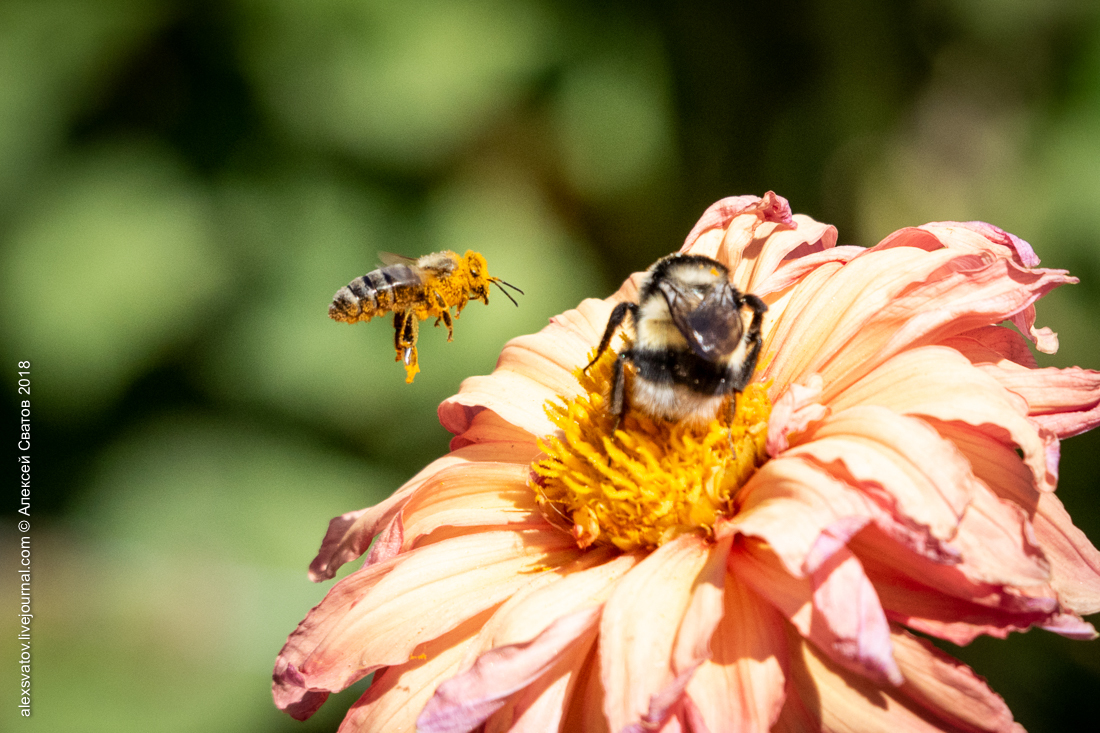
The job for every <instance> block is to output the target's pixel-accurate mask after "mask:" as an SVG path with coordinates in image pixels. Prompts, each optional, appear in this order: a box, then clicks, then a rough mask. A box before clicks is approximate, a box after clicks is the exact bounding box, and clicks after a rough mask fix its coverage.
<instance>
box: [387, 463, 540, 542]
mask: <svg viewBox="0 0 1100 733" xmlns="http://www.w3.org/2000/svg"><path fill="white" fill-rule="evenodd" d="M530 471H531V468H530V466H529V465H528V464H517V463H483V464H480V465H478V467H477V470H476V471H471V470H469V467H468V466H464V465H459V466H451V467H449V468H445V469H443V470H442V471H440V472H438V473H437V474H436V475H435V476H433V477H432V478H431V479H429V480H428V481H426V482H425V483H424V485H423V486H421V487H420V488H418V489H417V490H416V491H414V492H413V494H412V495H411V496H410V497H409V498H408V500H407V501H406V502H405V506H404V507H403V508H402V509H401V514H400V517H401V521H402V525H403V529H404V532H403V536H404V541H403V546H404V549H409V548H411V547H413V546H414V544H415V543H416V541H417V539H419V538H420V537H422V536H425V535H427V534H430V533H431V532H432V531H434V530H435V529H438V528H439V527H490V526H496V527H501V526H504V525H527V526H530V527H532V528H539V527H543V528H544V527H546V520H545V518H543V516H542V514H541V513H539V511H538V506H537V504H536V502H535V495H534V492H532V491H531V489H530V488H529V487H528V486H527V476H528V474H529V473H530ZM513 528H515V527H513Z"/></svg>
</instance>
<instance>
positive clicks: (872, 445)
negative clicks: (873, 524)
mask: <svg viewBox="0 0 1100 733" xmlns="http://www.w3.org/2000/svg"><path fill="white" fill-rule="evenodd" d="M803 440H804V441H805V442H803V443H801V444H800V445H798V446H796V447H795V448H792V449H791V450H790V451H789V453H788V455H791V456H803V457H808V458H812V459H814V460H815V461H817V462H819V463H821V464H823V465H829V464H834V465H837V466H843V472H842V474H841V475H837V473H836V471H830V472H831V473H833V474H834V475H837V477H838V478H841V479H842V480H845V481H846V483H848V484H849V485H851V486H854V487H856V488H858V489H859V490H860V491H862V492H863V493H865V494H867V495H868V496H870V497H871V498H873V499H874V500H875V501H876V502H877V503H878V504H879V505H880V506H882V507H883V508H885V509H886V510H887V511H890V512H891V513H892V514H894V515H896V516H898V517H904V518H905V520H906V521H909V522H912V523H915V524H916V525H918V526H920V527H922V528H924V529H925V530H927V531H928V532H930V533H931V535H932V536H933V537H935V538H936V539H938V540H942V541H946V540H949V539H951V538H952V537H954V536H955V533H956V531H957V529H958V525H959V521H960V519H961V518H962V516H963V513H964V511H965V510H966V507H967V504H968V503H969V502H970V500H971V497H972V496H973V494H974V493H975V492H976V491H978V490H980V489H981V486H980V484H979V482H978V480H977V479H976V478H975V477H974V475H973V473H972V472H971V470H970V464H969V462H968V461H967V460H966V457H965V456H963V455H962V453H960V452H959V451H958V450H957V449H956V448H955V446H954V445H952V444H951V443H950V442H949V441H947V440H945V439H943V438H942V437H940V435H939V434H938V433H937V432H936V431H935V430H933V429H932V428H931V427H930V426H929V425H928V424H927V423H925V422H923V421H922V420H919V419H917V418H911V417H906V416H903V415H898V414H897V413H896V412H893V411H892V410H888V409H886V408H883V407H877V406H873V405H861V406H858V407H852V408H849V409H847V410H843V411H840V412H837V413H834V414H832V415H830V416H829V417H828V418H826V419H825V420H823V421H822V422H821V423H820V424H819V425H818V426H817V427H816V428H815V429H814V430H813V431H812V432H811V433H809V434H807V435H806V436H804V438H803Z"/></svg>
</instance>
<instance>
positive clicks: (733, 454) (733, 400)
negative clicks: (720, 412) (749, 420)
mask: <svg viewBox="0 0 1100 733" xmlns="http://www.w3.org/2000/svg"><path fill="white" fill-rule="evenodd" d="M729 411H730V414H729V422H730V427H729V430H728V431H727V432H726V437H727V439H728V440H729V444H730V460H731V461H736V460H737V450H736V449H735V448H734V447H733V418H734V417H735V416H736V415H737V393H736V392H730V406H729Z"/></svg>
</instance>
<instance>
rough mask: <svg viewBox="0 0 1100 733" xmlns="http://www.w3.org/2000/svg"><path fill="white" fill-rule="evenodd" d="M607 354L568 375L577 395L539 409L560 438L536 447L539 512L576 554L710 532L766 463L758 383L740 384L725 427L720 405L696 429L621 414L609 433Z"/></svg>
mask: <svg viewBox="0 0 1100 733" xmlns="http://www.w3.org/2000/svg"><path fill="white" fill-rule="evenodd" d="M615 358H616V354H615V353H614V352H613V350H611V349H608V350H607V351H606V352H605V353H604V354H603V356H602V357H601V358H600V360H599V361H598V362H596V363H595V364H594V365H593V366H592V368H591V369H589V370H588V372H587V373H586V372H584V371H582V370H581V369H580V368H578V369H577V370H576V371H575V372H574V375H575V376H576V377H577V381H578V382H579V383H580V385H581V388H582V389H583V390H584V392H585V394H582V395H580V396H579V397H575V398H560V402H559V401H554V400H550V401H548V402H547V404H546V413H547V415H548V416H549V418H550V419H551V420H553V422H554V424H555V425H557V426H558V428H559V429H560V430H561V434H560V435H555V436H548V437H547V438H545V439H543V440H540V441H539V447H540V448H542V450H543V451H544V452H545V453H546V457H544V458H542V459H541V460H538V461H536V462H535V463H534V465H533V469H534V474H535V475H534V476H533V477H532V480H531V487H532V488H533V489H534V490H535V492H536V493H537V494H538V497H539V503H540V504H541V506H542V508H543V512H544V513H545V514H546V515H547V517H548V518H549V519H550V520H551V521H553V522H555V523H558V524H564V525H567V526H570V527H571V532H572V533H573V536H574V537H576V539H577V544H578V545H579V546H580V547H582V548H584V547H588V546H589V545H592V544H594V543H598V544H612V545H614V546H615V547H618V548H619V549H621V550H634V549H639V548H646V549H652V548H655V547H657V546H658V545H661V544H663V543H665V542H667V541H668V540H671V539H673V538H674V537H677V536H679V535H681V534H684V533H687V532H696V531H701V532H702V533H704V534H707V535H710V534H712V533H713V529H714V523H715V521H716V520H717V519H719V518H720V517H721V516H722V515H723V514H724V513H725V512H727V511H728V510H729V507H730V499H731V497H732V496H733V494H734V493H735V492H736V491H737V489H738V488H739V487H740V486H741V485H742V484H744V483H745V481H747V480H748V478H749V476H751V475H752V474H753V472H754V471H756V469H757V467H759V466H760V465H761V464H762V463H763V462H764V461H765V460H766V458H767V453H766V451H765V448H764V445H765V442H766V439H767V432H768V415H769V414H770V413H771V401H770V400H769V399H768V394H767V385H764V384H757V383H753V384H750V385H749V386H748V387H747V388H746V389H745V391H744V392H743V393H742V394H741V395H739V396H738V397H737V412H736V414H735V415H734V417H733V420H732V425H731V422H730V418H729V410H728V409H723V410H720V411H719V417H718V418H717V419H716V420H714V421H712V422H710V423H708V424H705V425H690V424H688V423H669V422H666V421H663V420H652V419H650V418H648V417H645V416H643V415H641V414H639V413H638V412H636V411H633V410H629V409H628V410H627V411H626V414H625V415H624V416H623V418H622V421H621V422H620V423H619V426H618V429H615V423H616V417H615V416H614V415H612V414H610V413H609V412H608V405H607V397H606V395H607V394H608V391H609V383H610V380H611V369H612V364H613V362H614V360H615ZM613 430H614V437H612V431H613ZM731 444H732V450H731Z"/></svg>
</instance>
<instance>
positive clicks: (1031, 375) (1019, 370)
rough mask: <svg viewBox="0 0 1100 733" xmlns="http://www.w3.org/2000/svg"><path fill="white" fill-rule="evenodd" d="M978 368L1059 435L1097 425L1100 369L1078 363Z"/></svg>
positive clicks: (1081, 430) (1099, 412)
mask: <svg viewBox="0 0 1100 733" xmlns="http://www.w3.org/2000/svg"><path fill="white" fill-rule="evenodd" d="M981 368H982V370H983V371H985V373H986V374H989V375H990V376H992V377H993V378H994V379H996V380H997V381H998V382H1000V383H1001V386H1003V387H1004V388H1005V389H1007V390H1010V391H1012V392H1014V393H1016V394H1018V395H1020V396H1021V397H1023V398H1024V399H1025V400H1027V404H1028V408H1029V414H1030V416H1031V418H1032V419H1033V420H1034V421H1035V422H1036V423H1038V424H1039V425H1042V426H1043V427H1045V428H1047V429H1048V430H1050V431H1051V432H1053V433H1054V434H1055V435H1057V436H1058V437H1059V438H1070V437H1072V436H1074V435H1079V434H1081V433H1083V432H1085V431H1086V430H1092V429H1093V428H1094V427H1096V426H1097V425H1100V372H1095V371H1093V370H1091V369H1081V368H1080V367H1069V368H1067V369H1057V368H1055V367H1047V368H1044V369H1025V368H1023V367H1015V366H1014V367H1013V368H1006V367H1000V366H993V365H988V366H982V367H981Z"/></svg>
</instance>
